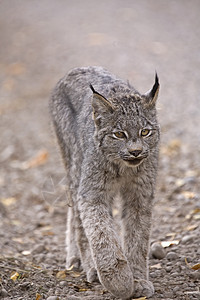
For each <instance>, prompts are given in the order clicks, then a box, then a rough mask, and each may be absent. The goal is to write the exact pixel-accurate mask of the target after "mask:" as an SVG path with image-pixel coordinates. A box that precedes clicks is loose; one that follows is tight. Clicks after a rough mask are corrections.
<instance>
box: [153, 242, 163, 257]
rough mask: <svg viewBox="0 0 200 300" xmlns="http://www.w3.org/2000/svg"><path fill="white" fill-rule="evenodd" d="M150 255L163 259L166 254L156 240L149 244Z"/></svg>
mask: <svg viewBox="0 0 200 300" xmlns="http://www.w3.org/2000/svg"><path fill="white" fill-rule="evenodd" d="M151 255H152V256H153V257H154V258H157V259H163V258H164V257H165V256H166V252H165V249H164V248H163V246H162V245H161V243H158V242H156V243H153V244H152V245H151Z"/></svg>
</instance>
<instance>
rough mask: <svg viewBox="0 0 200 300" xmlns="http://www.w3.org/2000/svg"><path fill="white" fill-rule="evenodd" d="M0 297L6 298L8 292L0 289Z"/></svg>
mask: <svg viewBox="0 0 200 300" xmlns="http://www.w3.org/2000/svg"><path fill="white" fill-rule="evenodd" d="M0 296H1V297H3V298H4V297H7V296H8V292H7V291H6V289H4V288H2V289H0Z"/></svg>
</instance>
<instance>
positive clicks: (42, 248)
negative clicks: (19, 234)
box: [32, 245, 46, 254]
mask: <svg viewBox="0 0 200 300" xmlns="http://www.w3.org/2000/svg"><path fill="white" fill-rule="evenodd" d="M45 251H46V248H45V246H44V245H37V246H36V247H34V248H33V250H32V254H39V253H42V252H45Z"/></svg>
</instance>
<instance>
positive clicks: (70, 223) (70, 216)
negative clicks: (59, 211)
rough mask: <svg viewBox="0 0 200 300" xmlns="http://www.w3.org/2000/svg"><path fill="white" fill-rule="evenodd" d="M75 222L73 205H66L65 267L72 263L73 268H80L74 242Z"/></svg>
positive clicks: (78, 255)
mask: <svg viewBox="0 0 200 300" xmlns="http://www.w3.org/2000/svg"><path fill="white" fill-rule="evenodd" d="M76 234H77V233H76V224H75V216H74V207H68V212H67V230H66V250H67V257H66V268H67V269H68V268H70V267H71V266H72V265H73V266H74V267H75V268H79V269H80V268H81V260H80V254H79V250H78V247H77V243H76Z"/></svg>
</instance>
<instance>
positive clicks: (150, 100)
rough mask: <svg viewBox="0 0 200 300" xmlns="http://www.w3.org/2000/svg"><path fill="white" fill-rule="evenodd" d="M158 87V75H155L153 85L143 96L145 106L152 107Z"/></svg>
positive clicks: (156, 96)
mask: <svg viewBox="0 0 200 300" xmlns="http://www.w3.org/2000/svg"><path fill="white" fill-rule="evenodd" d="M159 87H160V84H159V79H158V75H157V73H155V83H154V85H153V87H152V89H151V90H149V91H148V92H147V93H146V94H145V95H144V96H145V99H146V101H145V103H144V105H145V106H147V107H148V106H149V107H151V106H154V105H155V104H156V100H157V98H158V92H159Z"/></svg>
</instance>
